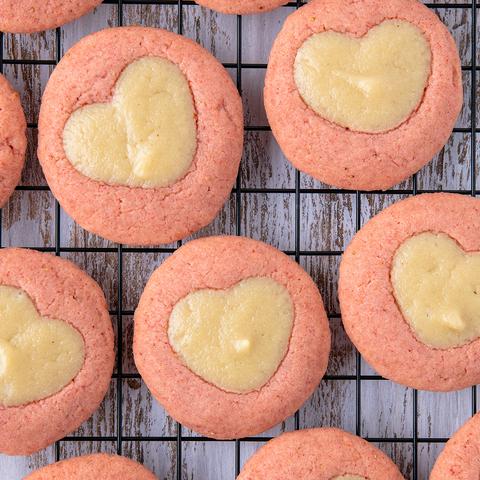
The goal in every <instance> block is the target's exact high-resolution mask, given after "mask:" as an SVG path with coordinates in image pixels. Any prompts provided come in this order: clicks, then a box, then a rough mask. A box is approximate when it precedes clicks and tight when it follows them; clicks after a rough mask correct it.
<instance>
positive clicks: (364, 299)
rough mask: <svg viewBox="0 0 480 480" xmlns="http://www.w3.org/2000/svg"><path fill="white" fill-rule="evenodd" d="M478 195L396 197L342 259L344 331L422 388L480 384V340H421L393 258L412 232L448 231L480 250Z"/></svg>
mask: <svg viewBox="0 0 480 480" xmlns="http://www.w3.org/2000/svg"><path fill="white" fill-rule="evenodd" d="M479 231H480V200H478V199H475V198H472V197H469V196H464V195H456V194H449V193H434V194H424V195H419V196H416V197H410V198H408V199H406V200H402V201H400V202H397V203H396V204H394V205H393V206H391V207H389V208H387V209H385V210H384V211H383V212H381V213H380V214H379V215H377V216H375V217H374V218H372V219H371V220H370V221H369V222H368V223H367V224H366V225H365V226H364V227H363V228H362V229H361V230H360V231H359V232H358V233H357V234H356V235H355V237H354V239H353V240H352V242H351V243H350V245H349V246H348V248H347V249H346V251H345V254H344V255H343V259H342V263H341V265H340V280H339V298H340V306H341V312H342V320H343V323H344V326H345V330H346V332H347V334H348V336H349V337H350V339H351V340H352V342H353V343H354V344H355V346H356V347H357V348H358V350H359V351H360V352H361V354H362V355H363V356H364V357H365V359H366V360H367V362H368V363H369V364H370V365H372V367H374V368H375V370H376V371H377V372H378V373H379V374H381V375H383V376H384V377H386V378H389V379H391V380H393V381H395V382H398V383H401V384H403V385H407V386H410V387H414V388H418V389H422V390H434V391H449V390H459V389H462V388H465V387H467V386H469V385H474V384H477V383H479V382H480V363H479V362H477V361H475V360H474V359H476V358H478V357H479V356H480V339H479V338H477V339H474V340H473V341H471V342H470V343H466V344H464V345H463V346H459V347H455V348H442V349H439V348H433V347H430V346H429V345H427V344H426V343H423V342H421V341H420V340H419V339H417V336H416V335H415V334H414V333H413V330H412V329H411V327H410V325H409V324H408V323H407V321H406V320H405V318H404V317H403V314H402V312H401V311H400V308H399V307H398V305H397V302H396V299H395V297H394V289H393V286H392V282H391V279H390V272H391V267H392V261H393V257H394V255H395V253H396V251H397V249H398V248H399V246H400V245H401V244H402V243H403V242H404V241H405V240H407V239H409V238H410V237H412V236H413V235H416V234H419V233H423V232H432V233H443V234H446V235H448V236H450V237H451V238H452V239H453V240H455V241H456V242H457V243H458V244H459V245H460V247H462V248H463V250H465V251H467V252H477V251H480V237H479V235H478V232H479Z"/></svg>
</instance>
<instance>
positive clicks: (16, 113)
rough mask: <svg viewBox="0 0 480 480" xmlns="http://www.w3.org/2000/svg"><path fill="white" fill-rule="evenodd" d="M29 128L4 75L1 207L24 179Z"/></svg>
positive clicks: (0, 90) (0, 82) (0, 112)
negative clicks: (27, 131)
mask: <svg viewBox="0 0 480 480" xmlns="http://www.w3.org/2000/svg"><path fill="white" fill-rule="evenodd" d="M0 18H1V15H0ZM0 29H1V28H0ZM26 128H27V123H26V120H25V115H24V113H23V109H22V106H21V104H20V99H19V96H18V93H17V92H15V91H14V90H13V89H12V87H11V86H10V84H9V83H8V81H7V80H6V78H5V77H4V76H3V75H0V169H1V171H2V174H1V176H0V207H3V205H5V203H6V201H7V200H8V198H9V197H10V195H11V194H12V192H13V190H14V189H15V187H16V186H17V184H18V182H19V181H20V176H21V174H22V168H23V162H24V160H25V151H26V149H27V137H26V135H25V130H26Z"/></svg>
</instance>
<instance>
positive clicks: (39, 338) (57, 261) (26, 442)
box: [0, 248, 115, 455]
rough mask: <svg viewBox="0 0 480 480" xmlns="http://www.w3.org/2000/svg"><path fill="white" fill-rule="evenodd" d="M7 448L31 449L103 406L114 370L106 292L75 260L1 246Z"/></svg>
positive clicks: (0, 340)
mask: <svg viewBox="0 0 480 480" xmlns="http://www.w3.org/2000/svg"><path fill="white" fill-rule="evenodd" d="M0 318H1V321H0V425H1V428H0V452H1V453H6V454H8V455H28V454H31V453H33V452H36V451H38V450H40V449H42V448H45V447H46V446H48V445H50V444H51V443H53V442H55V441H56V440H59V439H60V438H62V437H63V436H65V435H66V434H68V433H70V432H72V431H73V430H75V429H76V428H77V427H78V426H79V425H80V424H81V423H82V422H83V421H84V420H86V419H87V418H88V417H90V415H92V413H93V412H94V411H95V410H96V409H97V407H98V405H99V404H100V402H101V401H102V400H103V397H104V396H105V393H106V391H107V389H108V386H109V384H110V378H111V375H112V371H113V362H114V356H115V355H114V350H113V331H112V325H111V321H110V316H109V314H108V310H107V306H106V302H105V297H104V295H103V293H102V291H101V289H100V287H99V286H98V285H97V283H95V282H94V281H93V280H92V279H91V278H90V277H89V276H88V275H86V274H85V273H84V272H83V271H81V270H80V269H79V268H78V267H76V266H75V265H73V264H72V263H70V262H69V261H67V260H63V259H61V258H58V257H55V256H53V255H50V254H46V253H39V252H36V251H34V250H24V249H18V248H9V249H3V250H0Z"/></svg>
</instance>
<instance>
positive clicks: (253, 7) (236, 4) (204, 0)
mask: <svg viewBox="0 0 480 480" xmlns="http://www.w3.org/2000/svg"><path fill="white" fill-rule="evenodd" d="M195 1H196V2H197V3H198V4H199V5H203V6H204V7H208V8H211V9H212V10H217V11H219V12H223V13H236V14H241V15H244V14H247V13H262V12H268V11H269V10H273V9H275V8H277V7H279V6H280V5H284V4H286V3H288V0H195Z"/></svg>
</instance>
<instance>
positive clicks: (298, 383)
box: [133, 237, 330, 439]
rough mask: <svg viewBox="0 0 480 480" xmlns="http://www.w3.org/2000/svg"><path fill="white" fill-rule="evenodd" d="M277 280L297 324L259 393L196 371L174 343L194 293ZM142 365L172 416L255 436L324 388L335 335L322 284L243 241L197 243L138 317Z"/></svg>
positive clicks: (154, 281) (145, 297)
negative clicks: (174, 323) (234, 388)
mask: <svg viewBox="0 0 480 480" xmlns="http://www.w3.org/2000/svg"><path fill="white" fill-rule="evenodd" d="M256 276H261V277H270V278H272V279H274V280H275V281H277V282H279V283H280V284H282V285H283V286H284V287H285V288H286V289H287V290H288V292H289V293H290V296H291V299H292V302H293V307H294V312H295V313H294V325H293V330H292V334H291V337H290V343H289V347H288V351H287V353H286V355H285V357H284V358H283V360H282V362H281V364H280V366H279V367H278V369H277V371H276V372H275V374H274V375H273V376H272V378H270V380H269V381H268V382H267V383H266V384H265V385H264V386H263V387H261V388H260V389H259V390H257V391H253V392H249V393H245V394H238V393H231V392H226V391H224V390H222V389H220V388H218V387H216V386H214V385H212V384H210V383H208V382H207V381H205V380H203V379H202V378H200V377H199V376H197V375H195V374H194V373H193V372H192V371H191V370H189V369H188V368H187V367H186V366H185V364H184V363H183V362H182V361H181V359H180V358H179V357H178V356H177V354H176V353H175V352H174V350H173V349H172V347H171V346H170V343H169V340H168V333H167V330H168V322H169V318H170V314H171V311H172V309H173V307H174V306H175V304H176V303H177V302H178V301H179V300H181V299H182V298H184V297H185V296H186V295H188V294H189V293H191V292H194V291H197V290H202V289H227V288H230V287H232V286H233V285H235V284H237V283H238V282H240V281H241V280H243V279H246V278H248V277H256ZM133 352H134V355H135V363H136V365H137V368H138V370H139V372H140V374H141V375H142V377H143V380H144V381H145V383H146V384H147V386H148V387H149V389H150V390H151V391H152V393H153V395H154V396H155V397H156V398H157V400H158V401H159V402H160V403H161V404H162V405H163V406H164V407H165V409H166V410H167V411H168V413H169V414H170V415H171V416H172V417H174V418H175V419H177V420H178V421H179V422H181V423H182V424H183V425H185V426H187V427H188V428H190V429H192V430H195V431H196V432H199V433H201V434H204V435H206V436H208V437H214V438H220V439H230V438H240V437H245V436H249V435H255V434H258V433H260V432H263V431H265V430H267V429H269V428H270V427H272V426H274V425H276V424H277V423H279V422H281V421H282V420H284V419H285V418H287V417H288V416H289V415H291V414H293V413H294V412H295V411H296V410H297V409H298V408H299V407H300V406H301V405H302V403H303V402H304V401H305V400H306V399H307V398H308V397H309V396H310V395H311V394H312V392H313V391H314V389H315V388H316V387H317V385H318V384H319V382H320V380H321V378H322V376H323V374H324V372H325V370H326V367H327V362H328V355H329V352H330V330H329V326H328V320H327V317H326V315H325V311H324V308H323V303H322V299H321V297H320V294H319V292H318V289H317V287H316V285H315V284H314V283H313V281H312V279H311V278H310V277H309V276H308V274H307V273H306V272H305V271H304V270H303V269H302V268H301V267H300V266H299V265H298V264H297V263H295V262H294V261H293V260H291V259H290V258H289V257H288V256H286V255H284V254H283V253H281V252H280V251H278V250H276V249H275V248H273V247H270V246H268V245H266V244H264V243H262V242H258V241H255V240H250V239H247V238H242V237H210V238H203V239H200V240H194V241H192V242H189V243H187V244H186V245H185V246H183V247H181V248H180V249H179V250H177V251H176V252H175V253H174V254H173V255H172V256H171V257H169V258H168V259H167V260H166V261H165V262H164V263H163V264H162V265H161V266H160V267H159V268H158V269H157V270H156V271H155V272H154V273H153V275H152V277H151V278H150V280H149V281H148V283H147V286H146V287H145V291H144V292H143V294H142V297H141V299H140V303H139V306H138V308H137V310H136V312H135V334H134V339H133Z"/></svg>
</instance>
